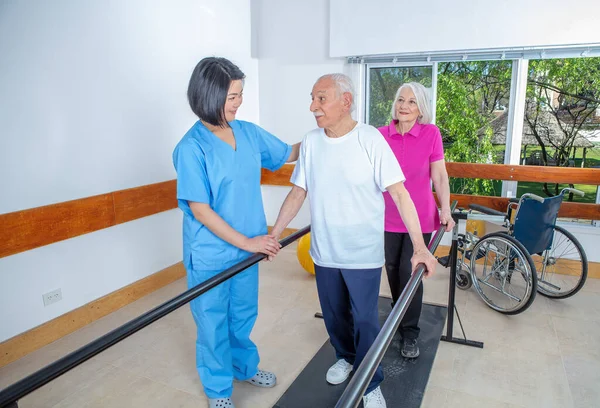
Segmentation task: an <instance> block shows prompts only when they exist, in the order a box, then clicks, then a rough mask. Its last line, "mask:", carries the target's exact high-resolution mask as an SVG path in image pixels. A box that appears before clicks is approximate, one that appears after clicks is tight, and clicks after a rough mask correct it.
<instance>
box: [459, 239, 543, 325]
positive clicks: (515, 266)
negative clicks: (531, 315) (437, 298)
mask: <svg viewBox="0 0 600 408" xmlns="http://www.w3.org/2000/svg"><path fill="white" fill-rule="evenodd" d="M473 254H474V255H473V256H471V278H472V281H473V286H474V287H475V289H476V290H477V293H479V296H481V299H482V300H483V301H484V302H485V303H486V304H487V305H488V306H489V307H491V308H492V309H494V310H496V311H498V312H500V313H504V314H507V315H513V314H517V313H521V312H523V311H524V310H525V309H527V308H528V307H529V306H531V304H532V303H533V300H534V299H535V294H536V288H537V275H536V273H535V266H534V264H533V261H532V259H531V256H530V255H529V253H528V252H527V250H526V249H525V247H524V246H523V245H522V244H521V243H520V242H519V241H517V240H516V239H515V238H513V237H512V236H510V235H508V234H505V233H502V232H494V233H491V234H488V235H485V236H484V237H483V238H481V240H479V242H477V244H475V246H474V247H473ZM475 254H476V255H475Z"/></svg>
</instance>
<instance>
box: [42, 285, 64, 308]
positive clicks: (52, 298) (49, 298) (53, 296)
mask: <svg viewBox="0 0 600 408" xmlns="http://www.w3.org/2000/svg"><path fill="white" fill-rule="evenodd" d="M42 298H43V299H44V306H48V305H51V304H52V303H56V302H58V301H61V300H62V292H61V291H60V289H56V290H53V291H52V292H48V293H44V294H43V295H42Z"/></svg>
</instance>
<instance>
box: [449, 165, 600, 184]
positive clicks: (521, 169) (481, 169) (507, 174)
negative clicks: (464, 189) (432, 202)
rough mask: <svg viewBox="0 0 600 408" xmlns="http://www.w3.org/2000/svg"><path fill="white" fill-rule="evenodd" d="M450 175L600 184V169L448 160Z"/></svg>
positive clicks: (506, 179)
mask: <svg viewBox="0 0 600 408" xmlns="http://www.w3.org/2000/svg"><path fill="white" fill-rule="evenodd" d="M446 169H447V170H448V175H449V176H450V177H456V178H477V179H488V180H505V181H536V182H539V183H565V184H568V183H572V184H591V185H595V186H597V185H600V169H581V168H573V167H552V166H517V165H511V164H479V163H457V162H447V163H446Z"/></svg>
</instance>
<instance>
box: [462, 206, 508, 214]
mask: <svg viewBox="0 0 600 408" xmlns="http://www.w3.org/2000/svg"><path fill="white" fill-rule="evenodd" d="M469 208H470V209H472V210H475V211H479V212H481V213H484V214H488V215H502V216H506V213H503V212H502V211H498V210H494V209H492V208H488V207H484V206H483V205H479V204H469Z"/></svg>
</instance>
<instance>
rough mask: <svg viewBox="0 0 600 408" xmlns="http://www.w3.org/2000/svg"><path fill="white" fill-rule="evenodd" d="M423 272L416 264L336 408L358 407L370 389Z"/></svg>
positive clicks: (433, 244)
mask: <svg viewBox="0 0 600 408" xmlns="http://www.w3.org/2000/svg"><path fill="white" fill-rule="evenodd" d="M455 208H456V202H453V203H452V206H451V211H452V212H454V209H455ZM444 229H445V226H443V225H442V226H440V228H439V229H438V230H437V232H436V234H435V237H434V238H433V240H432V241H431V243H430V244H429V251H430V252H431V253H434V252H435V250H436V249H437V247H438V245H439V243H440V241H441V240H442V236H443V235H444ZM424 272H425V266H424V265H423V264H419V266H418V267H417V269H416V271H415V272H414V273H413V274H412V276H411V278H410V280H409V281H408V283H407V285H406V287H405V288H404V290H403V291H402V294H401V295H400V298H398V301H397V302H396V304H395V305H394V308H393V309H392V312H391V313H390V315H389V317H388V318H387V320H386V321H385V323H384V324H383V327H382V328H381V330H380V331H379V334H378V335H377V338H375V341H374V342H373V345H371V348H370V349H369V351H368V352H367V354H366V356H365V358H364V359H363V361H362V363H361V364H360V366H359V367H358V369H357V370H356V373H355V374H354V376H353V377H352V379H351V380H350V382H349V383H348V386H346V389H345V390H344V393H343V394H342V396H341V397H340V399H339V400H338V402H337V404H336V406H335V408H356V407H358V405H359V404H360V401H361V399H362V397H363V395H364V393H365V391H366V389H367V387H368V386H369V382H370V381H371V378H373V374H375V371H376V370H377V367H378V366H379V363H381V360H382V359H383V356H384V354H385V352H386V351H387V349H388V347H389V346H390V343H391V341H392V338H393V337H394V333H396V330H398V326H400V322H401V321H402V318H403V317H404V314H405V313H406V310H407V309H408V306H409V305H410V302H411V301H412V299H413V297H414V296H415V293H416V292H417V288H418V287H419V284H420V283H421V280H422V279H423V274H424Z"/></svg>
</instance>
